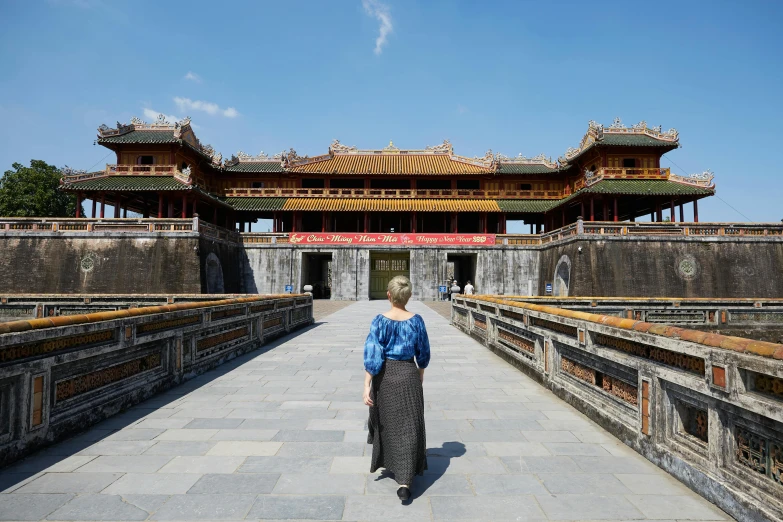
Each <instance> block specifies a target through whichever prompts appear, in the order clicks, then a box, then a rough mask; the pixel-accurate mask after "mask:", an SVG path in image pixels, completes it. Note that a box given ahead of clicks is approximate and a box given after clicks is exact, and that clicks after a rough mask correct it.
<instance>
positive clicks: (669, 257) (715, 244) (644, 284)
mask: <svg viewBox="0 0 783 522" xmlns="http://www.w3.org/2000/svg"><path fill="white" fill-rule="evenodd" d="M580 248H581V252H580V251H579V249H580ZM563 256H566V257H567V259H568V260H569V261H570V265H571V270H570V282H569V285H568V294H567V295H569V296H572V297H573V296H622V297H759V298H762V297H783V277H781V276H780V275H781V266H783V238H781V237H777V238H756V237H747V236H745V237H723V238H705V237H677V238H668V237H654V236H649V237H645V238H628V237H617V238H611V237H597V238H594V237H590V236H587V235H585V236H574V237H572V238H570V239H566V240H563V241H560V242H557V243H554V244H552V245H548V246H546V247H545V248H544V249H543V250H542V251H541V258H540V267H541V268H540V272H539V273H540V278H539V284H540V285H541V288H544V285H545V284H546V283H547V282H555V281H556V279H557V278H556V277H555V271H556V269H557V266H558V262H559V261H561V259H563Z"/></svg>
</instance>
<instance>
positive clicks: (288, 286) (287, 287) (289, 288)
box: [285, 285, 294, 292]
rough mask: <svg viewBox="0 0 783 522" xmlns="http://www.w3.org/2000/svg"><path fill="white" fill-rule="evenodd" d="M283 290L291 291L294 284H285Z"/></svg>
mask: <svg viewBox="0 0 783 522" xmlns="http://www.w3.org/2000/svg"><path fill="white" fill-rule="evenodd" d="M285 291H286V292H293V291H294V285H285Z"/></svg>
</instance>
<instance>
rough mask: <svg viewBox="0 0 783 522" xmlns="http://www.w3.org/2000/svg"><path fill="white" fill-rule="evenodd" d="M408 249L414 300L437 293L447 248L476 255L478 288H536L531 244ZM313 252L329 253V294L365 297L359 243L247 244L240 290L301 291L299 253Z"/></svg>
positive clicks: (366, 270)
mask: <svg viewBox="0 0 783 522" xmlns="http://www.w3.org/2000/svg"><path fill="white" fill-rule="evenodd" d="M388 250H406V249H388ZM407 250H408V251H409V252H410V278H411V283H412V284H413V296H412V297H413V299H415V300H436V299H438V285H439V284H440V283H441V281H443V279H444V278H445V276H446V264H447V262H448V256H449V254H455V255H460V254H474V255H476V275H475V280H474V281H473V284H474V285H475V286H476V289H477V291H478V292H481V293H513V294H526V293H527V292H528V289H529V288H531V289H532V291H533V292H536V291H537V290H538V265H537V259H538V252H537V251H535V250H529V249H519V248H512V247H502V248H501V247H498V248H483V249H481V248H473V249H471V248H462V249H459V248H451V249H444V248H436V247H418V248H414V249H407ZM316 253H320V254H330V255H331V256H332V299H335V300H366V299H369V295H370V285H369V282H370V253H371V251H370V250H369V249H367V248H362V247H345V246H335V247H333V248H307V247H300V246H292V245H284V244H283V245H260V246H258V245H252V244H246V245H245V247H244V255H243V268H242V272H243V274H244V280H245V283H244V284H245V286H244V291H246V292H258V293H261V294H265V293H279V292H284V291H285V285H287V284H292V285H293V286H294V290H298V291H301V290H302V287H303V285H305V284H307V283H308V282H307V281H303V279H302V278H303V275H302V257H303V256H304V255H307V254H316ZM463 283H464V282H463Z"/></svg>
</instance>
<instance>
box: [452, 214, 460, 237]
mask: <svg viewBox="0 0 783 522" xmlns="http://www.w3.org/2000/svg"><path fill="white" fill-rule="evenodd" d="M451 225H452V230H453V231H454V233H455V234H459V223H457V213H456V212H452V213H451Z"/></svg>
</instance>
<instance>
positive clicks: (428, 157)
mask: <svg viewBox="0 0 783 522" xmlns="http://www.w3.org/2000/svg"><path fill="white" fill-rule="evenodd" d="M321 158H323V159H322V160H321V159H320V158H318V159H315V161H314V160H313V159H311V160H309V161H307V160H306V163H303V164H299V165H297V164H296V163H294V164H292V165H291V166H290V167H289V170H290V171H291V172H300V173H309V174H387V175H410V174H431V175H449V174H491V173H493V172H494V169H493V168H491V167H482V166H479V165H476V164H475V163H469V162H468V161H460V160H459V159H454V157H452V156H450V155H448V154H334V155H325V156H321Z"/></svg>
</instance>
